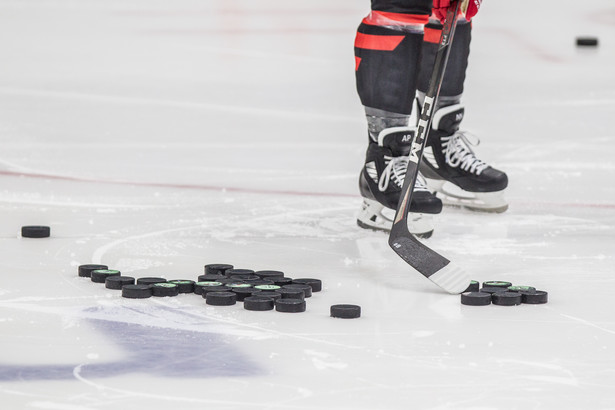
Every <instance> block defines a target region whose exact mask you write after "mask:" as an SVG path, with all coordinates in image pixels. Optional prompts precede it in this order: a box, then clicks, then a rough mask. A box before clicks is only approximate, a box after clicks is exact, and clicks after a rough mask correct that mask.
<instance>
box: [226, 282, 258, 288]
mask: <svg viewBox="0 0 615 410" xmlns="http://www.w3.org/2000/svg"><path fill="white" fill-rule="evenodd" d="M226 286H228V287H229V288H251V287H252V285H250V284H249V283H229V284H227V285H226Z"/></svg>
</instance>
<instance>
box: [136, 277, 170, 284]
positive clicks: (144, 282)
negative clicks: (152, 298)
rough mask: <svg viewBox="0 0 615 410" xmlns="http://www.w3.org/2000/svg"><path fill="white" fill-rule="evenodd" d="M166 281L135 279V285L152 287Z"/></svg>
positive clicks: (163, 279) (159, 279) (161, 279)
mask: <svg viewBox="0 0 615 410" xmlns="http://www.w3.org/2000/svg"><path fill="white" fill-rule="evenodd" d="M166 281H167V280H166V279H165V278H139V279H137V285H153V284H154V283H164V282H166Z"/></svg>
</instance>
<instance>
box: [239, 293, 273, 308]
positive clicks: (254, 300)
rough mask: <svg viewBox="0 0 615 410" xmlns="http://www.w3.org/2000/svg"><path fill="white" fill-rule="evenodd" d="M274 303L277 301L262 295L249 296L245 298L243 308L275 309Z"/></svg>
mask: <svg viewBox="0 0 615 410" xmlns="http://www.w3.org/2000/svg"><path fill="white" fill-rule="evenodd" d="M274 305H275V302H274V300H273V299H271V298H264V297H261V296H248V297H246V298H245V299H244V300H243V308H244V309H246V310H256V311H265V310H273V307H274Z"/></svg>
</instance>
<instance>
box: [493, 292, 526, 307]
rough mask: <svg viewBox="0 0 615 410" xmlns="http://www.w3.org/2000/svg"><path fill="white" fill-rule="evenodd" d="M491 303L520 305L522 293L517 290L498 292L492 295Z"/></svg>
mask: <svg viewBox="0 0 615 410" xmlns="http://www.w3.org/2000/svg"><path fill="white" fill-rule="evenodd" d="M491 303H493V304H494V305H498V306H515V305H520V304H521V294H520V293H517V292H496V293H494V294H492V295H491Z"/></svg>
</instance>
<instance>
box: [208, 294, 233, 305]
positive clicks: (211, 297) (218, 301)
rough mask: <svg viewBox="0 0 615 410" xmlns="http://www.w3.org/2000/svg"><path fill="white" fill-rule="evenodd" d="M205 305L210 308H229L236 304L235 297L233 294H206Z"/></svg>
mask: <svg viewBox="0 0 615 410" xmlns="http://www.w3.org/2000/svg"><path fill="white" fill-rule="evenodd" d="M205 303H207V304H208V305H212V306H231V305H234V304H235V303H237V295H236V294H235V293H233V292H208V293H207V295H206V296H205Z"/></svg>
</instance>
